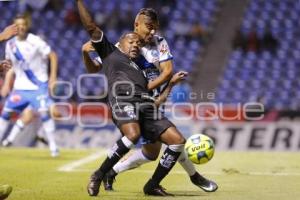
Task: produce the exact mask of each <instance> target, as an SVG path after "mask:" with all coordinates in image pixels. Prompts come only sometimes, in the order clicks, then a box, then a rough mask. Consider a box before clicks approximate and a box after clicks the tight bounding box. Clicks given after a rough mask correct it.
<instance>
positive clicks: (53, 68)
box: [48, 51, 58, 89]
mask: <svg viewBox="0 0 300 200" xmlns="http://www.w3.org/2000/svg"><path fill="white" fill-rule="evenodd" d="M48 57H49V60H50V75H49V87H50V88H51V89H52V88H53V87H54V86H55V82H56V79H57V71H58V59H57V54H56V53H55V52H54V51H51V52H50V53H49V55H48Z"/></svg>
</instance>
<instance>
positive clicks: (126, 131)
mask: <svg viewBox="0 0 300 200" xmlns="http://www.w3.org/2000/svg"><path fill="white" fill-rule="evenodd" d="M119 128H120V131H121V132H122V134H123V135H125V136H126V137H127V138H128V139H129V140H130V141H132V142H134V143H136V142H137V141H138V139H139V138H140V135H141V130H140V125H139V123H137V122H129V123H123V124H121V125H120V126H119Z"/></svg>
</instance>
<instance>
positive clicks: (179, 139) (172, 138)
mask: <svg viewBox="0 0 300 200" xmlns="http://www.w3.org/2000/svg"><path fill="white" fill-rule="evenodd" d="M160 140H161V141H162V142H163V143H165V144H167V145H172V144H184V143H185V139H184V137H183V136H182V134H181V133H180V132H179V131H178V130H177V128H176V127H174V126H172V127H169V128H168V129H166V130H165V131H164V132H163V133H162V134H161V135H160Z"/></svg>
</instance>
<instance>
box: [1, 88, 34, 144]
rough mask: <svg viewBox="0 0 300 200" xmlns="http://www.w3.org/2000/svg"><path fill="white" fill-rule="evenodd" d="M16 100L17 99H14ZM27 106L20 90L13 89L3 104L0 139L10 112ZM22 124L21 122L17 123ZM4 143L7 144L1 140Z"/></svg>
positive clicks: (18, 111)
mask: <svg viewBox="0 0 300 200" xmlns="http://www.w3.org/2000/svg"><path fill="white" fill-rule="evenodd" d="M16 100H17V101H16ZM27 106H28V101H27V100H26V98H24V95H23V92H22V91H13V92H12V93H11V94H10V95H9V96H8V97H7V100H6V102H5V104H4V107H3V110H2V113H1V118H0V127H1V129H0V139H1V138H2V140H3V139H4V138H3V135H4V133H5V132H6V130H7V128H8V125H9V120H10V118H11V114H12V113H21V112H22V111H23V110H24V109H25V108H26V107H27ZM19 125H20V126H22V124H21V123H19ZM3 142H4V145H5V146H7V145H8V143H7V142H5V140H3Z"/></svg>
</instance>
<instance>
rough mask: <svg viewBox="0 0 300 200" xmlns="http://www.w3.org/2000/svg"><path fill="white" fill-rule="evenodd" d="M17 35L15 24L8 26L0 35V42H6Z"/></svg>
mask: <svg viewBox="0 0 300 200" xmlns="http://www.w3.org/2000/svg"><path fill="white" fill-rule="evenodd" d="M17 33H18V29H17V26H16V25H15V24H12V25H10V26H7V27H6V28H5V29H4V31H3V32H1V33H0V42H1V41H3V40H8V39H9V38H11V37H12V36H14V35H16V34H17Z"/></svg>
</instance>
